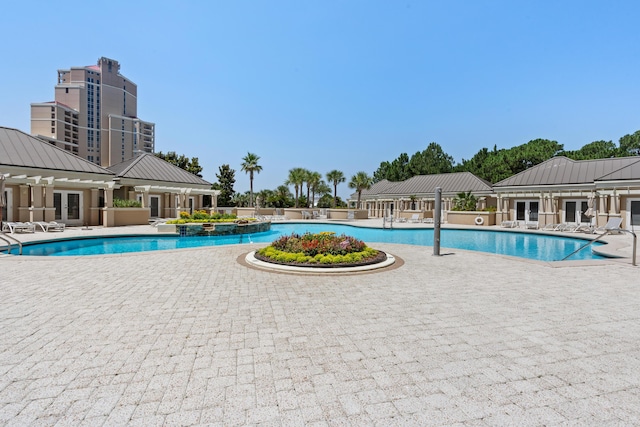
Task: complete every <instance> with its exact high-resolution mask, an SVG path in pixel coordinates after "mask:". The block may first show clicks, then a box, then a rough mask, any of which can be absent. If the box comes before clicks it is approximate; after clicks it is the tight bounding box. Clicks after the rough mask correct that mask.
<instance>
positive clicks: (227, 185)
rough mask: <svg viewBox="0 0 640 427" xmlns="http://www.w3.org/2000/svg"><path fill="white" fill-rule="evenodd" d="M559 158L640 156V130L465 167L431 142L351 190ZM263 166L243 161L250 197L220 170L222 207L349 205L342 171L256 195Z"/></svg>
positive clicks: (495, 171)
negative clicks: (343, 190) (341, 187)
mask: <svg viewBox="0 0 640 427" xmlns="http://www.w3.org/2000/svg"><path fill="white" fill-rule="evenodd" d="M156 156H158V157H160V158H162V159H164V160H165V161H167V162H169V163H171V164H174V165H176V166H178V167H180V168H182V169H184V170H186V171H188V172H191V173H193V174H194V175H197V176H199V177H202V175H201V172H202V167H201V166H200V164H199V161H198V158H197V157H192V158H191V159H189V158H188V157H186V156H184V155H178V154H176V153H175V152H173V151H170V152H168V153H167V154H163V153H162V152H159V153H156ZM555 156H565V157H568V158H570V159H573V160H593V159H606V158H613V157H627V156H640V130H639V131H636V132H635V133H633V134H627V135H624V136H623V137H621V138H620V139H619V141H618V145H616V144H614V143H613V142H612V141H594V142H591V143H589V144H586V145H584V146H583V147H581V148H580V149H578V150H573V151H568V150H565V149H564V146H563V144H560V143H558V142H557V141H551V140H548V139H534V140H531V141H529V142H527V143H526V144H522V145H518V146H515V147H511V148H503V149H498V148H497V146H495V145H494V147H493V149H488V148H482V149H481V150H480V151H478V152H477V153H476V154H475V155H474V156H473V157H471V158H470V159H468V160H467V159H462V162H460V163H455V161H454V159H453V157H452V156H450V155H449V154H447V153H446V152H445V151H444V150H443V149H442V147H441V146H440V145H439V144H437V143H435V142H431V143H430V144H429V145H428V146H427V148H426V149H425V150H423V151H419V152H416V153H415V154H413V155H412V156H411V157H409V155H408V154H407V153H401V154H400V156H398V158H396V159H395V160H392V161H390V162H389V161H383V162H381V163H380V166H379V167H378V169H377V170H376V171H374V173H373V176H370V175H369V174H368V173H367V172H363V171H361V172H358V173H356V174H355V175H353V176H352V177H351V180H350V181H349V182H348V186H349V188H352V189H354V190H355V191H356V193H357V194H358V204H360V198H361V196H362V192H363V191H364V190H366V189H369V188H371V186H372V185H373V184H374V183H376V182H379V181H382V180H384V179H386V180H389V181H394V182H397V181H404V180H406V179H409V178H411V177H413V176H416V175H432V174H442V173H450V172H471V173H473V174H474V175H476V176H477V177H479V178H481V179H484V180H486V181H488V182H490V183H496V182H499V181H501V180H503V179H506V178H509V177H510V176H513V175H515V174H517V173H520V172H522V171H524V170H526V169H528V168H530V167H532V166H535V165H537V164H540V163H542V162H544V161H546V160H549V159H550V158H552V157H555ZM259 161H260V156H258V155H257V154H255V153H247V155H246V156H245V157H243V158H242V163H241V170H242V171H243V172H245V173H247V174H249V182H250V188H249V191H247V192H245V193H238V192H236V191H235V190H234V184H235V172H236V171H235V170H234V169H231V167H230V166H229V165H228V164H223V165H221V166H220V167H219V168H218V173H216V178H217V179H218V181H217V182H215V183H214V184H213V185H212V189H215V190H220V195H219V196H218V206H260V207H275V208H286V207H296V208H298V207H313V206H314V202H315V200H316V196H318V201H317V204H315V206H316V207H319V208H329V207H346V202H345V201H343V200H342V199H341V198H340V197H338V185H339V184H341V183H344V182H346V176H345V175H344V173H343V172H342V171H339V170H332V171H329V172H327V173H326V174H325V176H324V178H326V181H325V180H324V179H323V176H322V174H321V173H319V172H316V171H310V170H308V169H305V168H300V167H295V168H292V169H290V170H289V173H288V175H287V178H286V179H285V181H284V182H283V184H282V185H279V186H278V187H277V188H275V189H273V190H269V189H263V190H260V191H258V192H256V193H255V194H254V191H253V181H254V177H255V174H259V173H260V172H261V171H262V166H261V165H260V163H259ZM290 186H291V187H293V190H294V192H292V191H291V189H290Z"/></svg>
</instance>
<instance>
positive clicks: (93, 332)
mask: <svg viewBox="0 0 640 427" xmlns="http://www.w3.org/2000/svg"><path fill="white" fill-rule="evenodd" d="M376 246H377V247H379V248H380V249H383V250H386V251H388V252H391V253H393V254H395V255H396V256H399V257H400V258H402V259H403V260H404V262H405V264H404V265H403V266H402V267H400V268H398V269H394V270H387V271H383V272H379V273H375V274H360V275H350V276H337V277H333V276H332V277H322V276H300V275H288V274H278V273H272V272H268V271H260V270H255V269H250V268H247V267H245V266H243V265H241V264H239V263H238V262H237V258H238V257H239V256H241V255H242V254H244V253H246V252H248V251H249V250H250V249H251V248H255V247H256V246H252V245H244V246H241V245H233V246H227V247H214V248H204V249H193V250H181V251H170V252H155V253H141V254H134V255H122V256H101V257H77V258H76V257H60V258H40V257H32V258H29V257H17V256H12V257H7V256H5V257H0V424H4V425H19V426H23V425H56V426H57V425H61V426H62V425H90V426H96V425H125V424H126V425H144V426H148V425H198V424H206V425H224V426H230V425H274V426H279V425H283V426H296V425H299V426H302V425H318V426H324V425H356V426H359V425H380V426H389V425H402V426H405V425H417V426H423V425H479V426H484V425H486V426H496V425H565V424H566V425H638V424H640V387H639V386H640V273H639V271H640V270H638V268H637V267H635V268H634V267H631V266H630V265H623V264H617V265H610V264H607V265H598V266H588V265H584V266H575V265H571V266H567V267H561V268H557V267H551V266H549V265H545V264H540V263H531V262H527V261H520V260H513V259H508V258H505V257H500V256H493V255H487V254H481V253H472V252H464V251H455V254H452V255H447V256H442V257H434V256H432V255H431V252H432V249H431V248H424V247H413V246H404V245H389V244H385V245H376Z"/></svg>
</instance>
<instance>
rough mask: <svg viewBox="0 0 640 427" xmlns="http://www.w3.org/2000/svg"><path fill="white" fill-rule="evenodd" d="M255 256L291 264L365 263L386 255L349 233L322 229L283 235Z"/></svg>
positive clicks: (332, 264)
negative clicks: (316, 231) (314, 231)
mask: <svg viewBox="0 0 640 427" xmlns="http://www.w3.org/2000/svg"><path fill="white" fill-rule="evenodd" d="M255 256H256V258H258V259H260V260H262V261H266V262H274V263H277V264H292V265H314V266H317V265H327V266H336V265H338V266H344V265H365V264H372V263H376V262H380V261H383V260H384V259H386V254H385V253H384V252H381V251H378V250H376V249H372V248H370V247H368V246H367V245H365V244H364V242H363V241H361V240H358V239H356V238H354V237H351V236H346V235H344V234H341V235H339V236H337V235H336V234H335V233H334V232H331V231H324V232H321V233H315V234H311V233H305V234H302V235H300V234H297V233H293V234H291V235H288V236H282V237H280V238H279V239H277V240H275V241H274V242H273V243H271V245H270V246H267V247H266V248H262V249H260V250H258V251H257V252H256V253H255Z"/></svg>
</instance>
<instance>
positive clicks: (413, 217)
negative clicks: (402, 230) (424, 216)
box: [409, 213, 420, 222]
mask: <svg viewBox="0 0 640 427" xmlns="http://www.w3.org/2000/svg"><path fill="white" fill-rule="evenodd" d="M409 222H420V214H417V213H414V214H413V215H411V218H409Z"/></svg>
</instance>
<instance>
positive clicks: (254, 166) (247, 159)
mask: <svg viewBox="0 0 640 427" xmlns="http://www.w3.org/2000/svg"><path fill="white" fill-rule="evenodd" d="M258 160H260V156H258V155H257V154H253V153H247V155H246V156H244V157H243V158H242V165H240V166H241V170H243V171H245V172H246V173H248V174H249V189H250V192H249V194H250V196H249V202H250V205H249V206H254V204H253V173H254V172H257V173H260V171H261V170H262V166H260V165H259V164H258Z"/></svg>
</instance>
